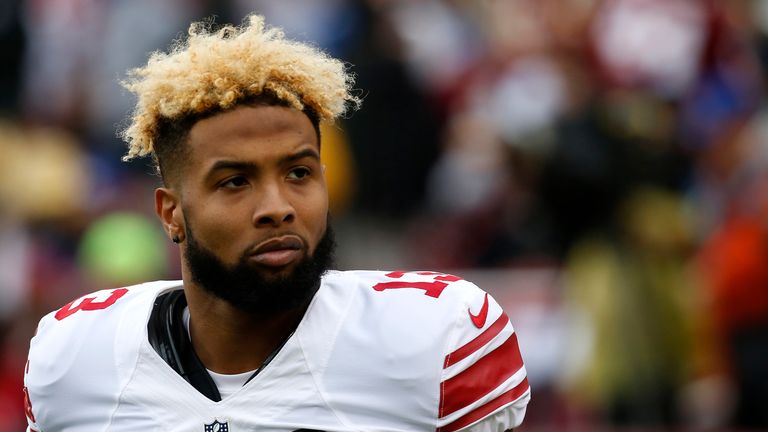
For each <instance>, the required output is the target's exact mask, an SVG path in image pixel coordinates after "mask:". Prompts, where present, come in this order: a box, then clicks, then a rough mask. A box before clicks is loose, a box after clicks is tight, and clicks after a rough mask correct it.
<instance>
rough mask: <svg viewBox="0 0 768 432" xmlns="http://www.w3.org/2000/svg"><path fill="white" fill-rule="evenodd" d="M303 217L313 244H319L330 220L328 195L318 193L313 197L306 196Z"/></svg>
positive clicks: (302, 205)
mask: <svg viewBox="0 0 768 432" xmlns="http://www.w3.org/2000/svg"><path fill="white" fill-rule="evenodd" d="M301 209H302V210H301V213H302V219H304V223H305V224H306V227H307V230H308V231H309V232H310V236H311V238H310V240H311V242H312V244H314V245H317V243H319V242H320V238H321V237H322V236H323V234H325V229H326V225H327V221H328V196H327V195H322V194H318V195H317V196H313V197H312V198H306V199H305V200H303V201H302V204H301Z"/></svg>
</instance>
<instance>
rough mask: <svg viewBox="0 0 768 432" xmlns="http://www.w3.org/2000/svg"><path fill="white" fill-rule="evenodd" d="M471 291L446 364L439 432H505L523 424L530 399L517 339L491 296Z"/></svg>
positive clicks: (460, 313) (441, 389)
mask: <svg viewBox="0 0 768 432" xmlns="http://www.w3.org/2000/svg"><path fill="white" fill-rule="evenodd" d="M470 285H471V284H470ZM467 291H468V292H469V295H468V298H467V302H466V307H464V306H462V308H461V309H460V311H459V316H458V317H457V320H456V330H455V337H453V338H452V342H451V343H450V344H449V346H448V349H447V350H446V355H445V360H444V363H443V371H442V376H441V383H440V403H439V412H438V422H437V426H438V427H437V432H453V431H472V432H490V431H493V432H501V431H506V430H509V429H512V428H514V427H516V426H518V425H520V423H521V422H522V421H523V417H524V416H525V409H526V406H527V404H528V401H529V400H530V394H531V391H530V387H529V385H528V378H527V374H526V370H525V365H524V364H523V358H522V356H521V354H520V349H519V348H518V344H517V335H516V333H515V330H514V328H513V327H512V323H511V322H510V320H509V317H508V316H507V314H506V313H505V312H504V310H502V308H501V306H499V304H498V303H497V302H496V301H495V300H494V299H493V298H492V297H491V296H490V295H488V294H487V293H485V292H483V291H482V290H480V289H479V288H477V287H476V286H474V285H471V287H469V289H468V290H467Z"/></svg>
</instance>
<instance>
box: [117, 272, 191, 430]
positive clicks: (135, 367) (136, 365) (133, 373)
mask: <svg viewBox="0 0 768 432" xmlns="http://www.w3.org/2000/svg"><path fill="white" fill-rule="evenodd" d="M142 285H145V284H140V285H138V286H142ZM171 288H174V287H170V288H169V287H164V288H163V289H162V290H160V291H157V292H155V297H154V298H153V300H152V304H154V299H156V298H157V297H159V296H160V295H161V294H162V293H164V292H166V291H170V290H171ZM175 288H179V287H175ZM181 289H183V288H181ZM151 314H152V307H150V308H149V311H148V314H147V317H146V319H147V320H148V319H149V315H151ZM145 321H146V320H145ZM121 322H122V320H121ZM146 327H147V326H146V323H145V324H144V328H145V329H146ZM142 343H143V341H142V340H139V347H138V350H137V352H136V361H135V362H134V363H133V367H132V369H131V373H130V375H129V376H128V379H127V380H126V381H125V385H124V386H123V388H122V389H120V393H119V394H118V395H117V401H116V402H115V407H114V408H113V409H112V413H111V414H110V415H109V422H107V426H106V428H105V429H104V430H105V431H108V430H109V428H110V427H111V426H112V422H113V421H114V419H115V414H116V413H117V410H118V408H120V405H121V401H122V400H123V395H124V394H125V391H126V390H127V389H128V386H129V385H130V384H131V382H132V381H133V379H134V377H135V376H136V371H137V370H138V369H139V359H140V358H141V345H142ZM115 362H117V356H115ZM115 370H117V364H115Z"/></svg>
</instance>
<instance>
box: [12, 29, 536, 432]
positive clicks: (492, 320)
mask: <svg viewBox="0 0 768 432" xmlns="http://www.w3.org/2000/svg"><path fill="white" fill-rule="evenodd" d="M351 84H352V83H351V77H350V75H349V74H348V73H347V72H346V71H345V70H344V66H343V64H342V63H341V62H339V61H337V60H335V59H331V58H329V57H327V56H326V55H324V54H322V53H321V52H319V51H318V50H316V49H315V48H312V47H309V46H306V45H303V44H299V43H295V42H291V41H287V40H285V39H284V37H283V35H282V34H281V33H280V32H279V31H278V30H274V29H270V30H266V29H265V27H264V23H263V20H262V19H261V18H260V17H256V16H253V17H250V19H249V22H248V23H247V24H246V25H244V26H242V27H241V28H234V27H225V28H224V29H222V30H220V31H218V32H215V33H211V32H210V31H208V30H206V29H205V28H204V27H203V26H201V25H197V24H195V25H193V26H192V27H191V29H190V32H189V38H188V40H187V41H185V42H180V43H179V45H178V46H177V47H176V48H174V49H173V50H172V51H171V53H169V54H161V53H155V54H154V55H153V56H152V57H151V58H150V60H149V62H148V64H147V65H146V66H145V67H143V68H140V69H137V70H135V71H133V74H132V78H131V80H130V81H129V82H127V83H126V87H127V88H128V89H130V90H131V91H133V92H135V93H136V94H137V96H138V102H137V107H136V110H135V112H134V115H133V118H132V123H131V124H130V126H129V127H128V128H127V129H126V131H125V132H124V137H125V138H126V139H127V141H128V142H129V146H130V147H129V151H128V155H127V157H128V158H130V157H134V156H138V155H146V154H150V155H152V156H153V157H154V159H155V161H156V162H157V165H158V169H159V171H160V174H161V176H162V179H163V185H164V186H163V187H161V188H158V189H157V190H156V192H155V208H156V211H157V215H158V217H159V218H160V221H161V223H162V225H163V227H164V229H165V231H166V232H167V233H168V236H169V237H170V238H171V239H172V241H174V242H176V243H178V244H179V245H180V254H181V258H182V277H183V280H182V281H170V282H151V283H146V284H142V285H138V286H132V287H127V288H119V289H112V290H105V291H100V292H97V293H95V294H91V295H87V296H85V297H83V298H80V299H77V300H75V301H73V302H72V303H69V304H67V305H65V306H64V307H62V308H61V309H59V310H58V311H55V312H52V313H51V314H49V315H47V316H46V317H44V318H43V319H42V320H41V322H40V325H39V327H38V331H37V334H36V336H35V337H34V338H33V339H32V343H31V348H30V353H29V361H28V363H27V368H26V374H25V385H26V387H25V389H24V391H25V400H26V403H27V416H28V418H29V429H28V430H29V431H40V432H52V431H85V432H87V431H103V430H109V431H200V432H209V431H210V432H213V431H219V432H223V431H232V432H239V431H298V430H304V431H312V430H314V431H384V430H386V431H432V430H437V431H455V430H472V431H502V430H507V429H511V428H512V427H514V426H516V425H518V424H519V423H520V422H521V421H522V418H523V415H524V413H525V407H526V404H527V402H528V400H529V397H530V396H529V395H530V390H529V387H528V382H527V379H526V372H525V367H524V366H523V363H522V359H521V357H520V353H519V351H518V347H517V339H516V336H515V334H514V330H513V328H512V325H511V324H510V322H509V319H508V318H507V316H506V314H505V313H504V312H503V311H502V309H501V308H500V307H499V305H498V304H497V303H496V302H495V301H494V300H493V299H492V298H490V297H489V296H488V295H487V294H485V293H484V292H483V291H481V290H480V289H479V288H477V287H476V286H475V285H473V284H471V283H469V282H467V281H464V280H462V279H460V278H459V277H456V276H451V275H446V274H440V273H434V272H378V271H351V272H340V271H330V270H328V269H329V266H330V265H331V261H332V250H333V237H332V233H331V229H330V226H328V223H327V220H328V195H327V190H326V184H325V179H324V173H323V170H324V168H323V165H322V163H321V161H320V156H319V154H320V153H319V151H320V134H319V122H320V121H324V120H333V119H334V118H336V117H337V116H339V115H340V114H342V113H343V111H344V108H345V105H347V104H352V105H355V104H357V103H359V101H358V99H357V98H355V97H354V96H353V95H352V94H351V93H350V88H351Z"/></svg>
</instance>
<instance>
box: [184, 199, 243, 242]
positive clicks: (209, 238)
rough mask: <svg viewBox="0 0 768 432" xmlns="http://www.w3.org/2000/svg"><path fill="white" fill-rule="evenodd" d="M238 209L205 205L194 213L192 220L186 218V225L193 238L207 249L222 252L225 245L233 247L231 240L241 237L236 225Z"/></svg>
mask: <svg viewBox="0 0 768 432" xmlns="http://www.w3.org/2000/svg"><path fill="white" fill-rule="evenodd" d="M238 211H239V209H237V208H233V207H223V206H214V205H207V206H202V207H201V208H199V209H197V210H196V211H195V216H194V218H192V220H189V218H187V225H188V226H189V227H190V228H191V229H192V230H193V233H194V236H195V238H196V239H197V240H198V241H199V242H200V243H202V244H203V245H204V246H206V247H208V248H209V249H213V250H217V251H222V252H224V251H225V250H226V247H227V245H230V246H231V245H234V244H235V242H234V241H233V239H235V238H238V237H241V233H239V230H238V229H237V227H239V225H238V224H237V223H236V221H237V220H238V217H239V216H238Z"/></svg>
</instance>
